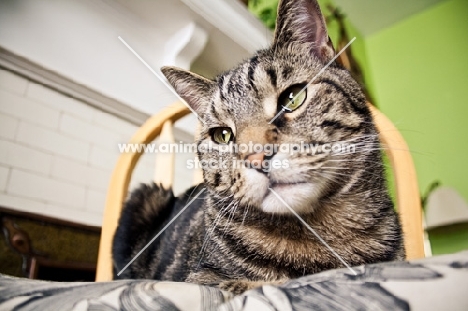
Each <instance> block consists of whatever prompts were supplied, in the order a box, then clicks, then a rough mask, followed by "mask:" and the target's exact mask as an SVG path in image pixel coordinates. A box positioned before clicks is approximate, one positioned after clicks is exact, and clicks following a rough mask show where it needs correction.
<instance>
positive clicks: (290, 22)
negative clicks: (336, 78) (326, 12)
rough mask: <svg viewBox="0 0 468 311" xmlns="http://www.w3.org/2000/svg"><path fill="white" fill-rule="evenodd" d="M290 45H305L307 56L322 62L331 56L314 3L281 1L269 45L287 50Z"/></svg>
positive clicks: (323, 22)
mask: <svg viewBox="0 0 468 311" xmlns="http://www.w3.org/2000/svg"><path fill="white" fill-rule="evenodd" d="M294 44H306V45H309V46H310V50H311V53H312V54H314V55H315V56H317V57H318V58H319V59H321V60H322V61H323V62H328V61H330V60H331V59H332V58H333V57H334V56H335V50H334V49H333V45H332V44H331V40H330V38H329V37H328V32H327V26H326V23H325V19H324V18H323V15H322V12H321V11H320V7H319V5H318V3H317V1H316V0H281V2H280V4H279V6H278V17H277V20H276V31H275V40H274V42H273V46H274V47H276V48H287V47H289V46H291V45H294Z"/></svg>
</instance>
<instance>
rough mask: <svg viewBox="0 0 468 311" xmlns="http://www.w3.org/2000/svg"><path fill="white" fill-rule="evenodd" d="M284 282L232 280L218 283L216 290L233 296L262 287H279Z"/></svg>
mask: <svg viewBox="0 0 468 311" xmlns="http://www.w3.org/2000/svg"><path fill="white" fill-rule="evenodd" d="M284 282H286V280H283V281H274V282H265V281H248V280H232V281H223V282H221V283H219V285H218V288H219V289H221V290H225V291H228V292H231V293H233V294H234V295H240V294H242V293H244V292H246V291H248V290H251V289H254V288H257V287H261V286H263V285H268V284H269V285H279V284H282V283H284Z"/></svg>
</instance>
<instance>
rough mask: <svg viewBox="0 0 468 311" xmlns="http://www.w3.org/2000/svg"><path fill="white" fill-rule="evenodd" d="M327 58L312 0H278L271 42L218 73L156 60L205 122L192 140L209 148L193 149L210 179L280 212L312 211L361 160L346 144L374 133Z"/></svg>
mask: <svg viewBox="0 0 468 311" xmlns="http://www.w3.org/2000/svg"><path fill="white" fill-rule="evenodd" d="M334 56H335V51H334V49H333V47H332V45H331V42H330V40H329V37H328V33H327V29H326V25H325V21H324V18H323V16H322V13H321V12H320V8H319V6H318V4H317V2H316V1H315V0H283V1H281V2H280V5H279V11H278V19H277V26H276V32H275V38H274V42H273V44H272V46H271V47H270V48H269V49H266V50H261V51H259V52H257V53H256V54H255V55H254V56H253V57H251V58H250V59H248V60H246V61H245V62H243V63H241V64H240V65H239V66H237V67H236V68H234V69H232V70H229V71H227V72H225V73H223V74H221V75H219V76H218V77H217V78H216V79H215V80H209V79H205V78H203V77H201V76H198V75H196V74H193V73H190V72H188V71H184V70H181V69H177V68H173V67H164V68H162V72H163V73H164V75H165V76H166V77H167V79H168V80H169V82H170V83H171V84H172V85H173V86H174V88H175V90H176V91H177V93H178V94H180V96H181V97H182V98H184V99H185V100H186V101H187V103H188V104H189V105H190V106H191V108H192V109H193V110H194V111H196V112H197V114H198V115H199V116H200V117H201V118H202V119H203V120H204V124H202V128H201V133H200V138H199V141H198V144H199V145H208V146H209V148H200V149H201V151H199V152H198V153H199V154H198V155H199V159H200V160H201V161H202V164H204V165H203V167H204V179H205V184H206V186H207V187H209V188H210V189H211V190H214V192H216V193H218V194H219V196H221V197H226V198H227V197H229V198H230V200H234V201H236V202H239V203H241V205H243V206H247V205H248V206H252V207H256V208H258V209H261V210H263V211H265V212H273V213H274V212H278V213H285V212H286V213H287V212H289V208H288V207H287V206H286V204H287V205H289V207H291V208H292V209H294V210H295V211H297V212H311V211H313V206H316V204H314V203H316V202H317V201H319V200H321V199H322V198H323V197H324V196H327V195H329V194H330V193H333V192H337V191H342V190H343V189H344V188H345V187H346V186H347V183H348V181H349V179H350V178H352V177H353V174H354V175H355V174H357V173H358V172H357V171H358V170H359V169H362V167H361V166H362V164H363V163H364V161H362V163H361V162H360V157H361V156H362V154H361V153H359V154H355V153H354V152H353V151H356V150H353V149H352V147H349V145H352V144H353V143H358V144H359V143H362V141H360V139H361V138H362V137H368V138H369V137H370V138H369V139H373V138H375V128H374V126H373V124H372V119H371V116H370V113H369V110H368V109H367V107H366V103H365V97H364V95H363V93H362V91H361V89H360V87H359V85H358V84H357V83H356V82H355V81H354V80H353V79H352V78H351V76H350V74H349V73H348V72H347V71H346V70H345V69H343V68H341V67H340V66H338V65H337V64H336V63H335V62H333V61H332V60H333V58H334ZM329 62H331V65H329V66H327V64H328V63H329ZM303 90H304V91H303ZM291 99H292V100H291ZM339 144H341V147H342V148H344V149H340V150H338V149H339V146H340V145H339ZM228 145H231V148H226V146H228ZM259 146H263V147H264V149H263V150H261V149H260V147H259ZM275 146H276V147H275ZM298 146H299V150H297V148H298ZM307 148H308V149H307ZM333 148H334V150H332V149H333ZM275 149H276V150H275ZM340 152H341V154H340ZM243 160H244V161H247V162H250V164H251V165H250V166H249V165H243V163H242V161H243ZM207 164H211V165H207ZM349 182H351V181H349ZM269 188H271V189H272V190H273V191H274V193H273V192H272V191H271V190H270V189H269ZM276 195H278V196H279V197H280V198H281V199H280V198H278V197H277V196H276ZM283 201H284V202H283ZM285 203H286V204H285Z"/></svg>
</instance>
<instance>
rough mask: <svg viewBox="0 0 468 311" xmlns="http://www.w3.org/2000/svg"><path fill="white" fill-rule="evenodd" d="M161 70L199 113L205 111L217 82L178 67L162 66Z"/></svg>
mask: <svg viewBox="0 0 468 311" xmlns="http://www.w3.org/2000/svg"><path fill="white" fill-rule="evenodd" d="M161 72H162V73H163V74H164V75H165V76H166V78H167V80H168V81H169V83H170V84H171V85H172V86H173V87H174V89H175V91H176V92H177V94H179V95H180V97H182V98H183V99H184V100H185V101H186V102H187V104H189V105H190V107H192V109H193V110H195V111H196V112H197V113H203V112H204V111H203V108H204V106H205V105H204V104H205V103H206V102H207V101H208V99H209V98H210V96H211V94H212V92H213V90H214V86H215V82H214V81H211V80H208V79H206V78H204V77H202V76H199V75H197V74H195V73H192V72H190V71H187V70H183V69H180V68H176V67H162V68H161Z"/></svg>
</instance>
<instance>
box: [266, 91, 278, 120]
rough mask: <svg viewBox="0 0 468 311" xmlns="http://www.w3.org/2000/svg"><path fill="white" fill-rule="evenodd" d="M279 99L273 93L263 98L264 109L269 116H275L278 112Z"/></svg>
mask: <svg viewBox="0 0 468 311" xmlns="http://www.w3.org/2000/svg"><path fill="white" fill-rule="evenodd" d="M277 106H278V104H277V99H276V95H275V94H272V95H270V96H267V97H265V98H264V99H263V111H264V112H265V116H266V117H267V118H273V117H274V116H275V114H276V112H277Z"/></svg>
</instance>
